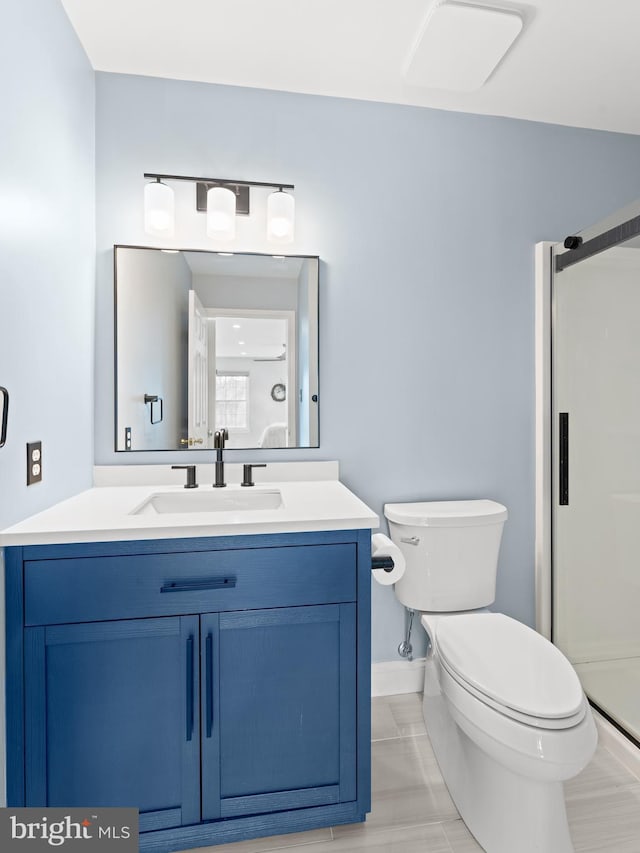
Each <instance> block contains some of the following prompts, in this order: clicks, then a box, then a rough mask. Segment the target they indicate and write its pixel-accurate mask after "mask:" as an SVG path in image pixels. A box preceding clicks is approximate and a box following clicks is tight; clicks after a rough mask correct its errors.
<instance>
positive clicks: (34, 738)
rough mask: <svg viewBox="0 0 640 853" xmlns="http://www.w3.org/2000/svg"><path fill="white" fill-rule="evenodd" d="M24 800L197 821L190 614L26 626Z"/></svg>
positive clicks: (194, 629) (165, 821)
mask: <svg viewBox="0 0 640 853" xmlns="http://www.w3.org/2000/svg"><path fill="white" fill-rule="evenodd" d="M25 635H26V646H25V689H26V700H27V701H26V706H27V719H26V733H25V734H26V805H27V806H63V807H71V806H133V807H138V808H139V810H140V829H141V830H149V829H161V828H165V827H170V826H179V825H181V824H186V823H194V822H197V821H199V820H200V722H199V716H200V715H199V692H198V658H199V633H198V618H197V617H196V616H182V617H173V618H162V619H133V620H126V621H118V622H97V623H90V624H77V625H56V626H49V627H39V628H28V629H27V630H26V632H25Z"/></svg>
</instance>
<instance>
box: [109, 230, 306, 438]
mask: <svg viewBox="0 0 640 853" xmlns="http://www.w3.org/2000/svg"><path fill="white" fill-rule="evenodd" d="M318 266H319V261H318V258H317V257H303V256H299V255H296V256H276V257H274V256H272V255H258V254H244V253H233V254H231V253H225V252H207V251H191V250H189V251H177V250H176V251H167V250H166V249H151V248H142V247H135V246H115V247H114V271H115V430H116V438H115V448H116V450H117V451H120V450H122V451H129V450H132V451H133V450H184V449H190V450H205V449H213V434H214V432H215V431H216V430H217V429H220V428H222V427H226V428H227V429H228V431H229V440H228V441H227V447H229V448H244V449H248V448H261V447H262V448H273V447H318V446H319V441H318V422H319V419H318Z"/></svg>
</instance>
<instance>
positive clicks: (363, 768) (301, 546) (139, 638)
mask: <svg viewBox="0 0 640 853" xmlns="http://www.w3.org/2000/svg"><path fill="white" fill-rule="evenodd" d="M5 562H6V599H7V667H8V670H7V671H8V701H7V749H8V760H7V779H8V796H9V803H10V804H11V805H15V806H18V805H33V806H47V805H49V806H53V805H61V806H74V805H78V806H91V805H96V806H98V805H101V806H109V805H113V806H115V805H123V806H124V805H128V806H137V807H138V808H139V809H140V830H141V836H140V849H141V850H149V851H154V853H169V851H173V850H183V849H187V848H190V847H197V846H203V845H208V844H215V843H223V842H228V841H233V840H238V839H242V838H251V837H256V836H263V835H269V834H280V833H285V832H292V831H296V832H297V831H302V830H305V829H312V828H316V827H320V826H331V825H337V824H340V823H353V822H356V821H361V820H364V818H365V815H366V813H367V812H368V811H369V809H370V758H369V756H370V719H369V715H370V585H371V571H370V567H371V552H370V531H368V530H356V531H334V532H329V533H327V532H322V533H298V534H283V535H265V536H242V537H216V538H205V539H197V538H193V539H166V540H150V541H141V542H112V543H88V544H84V545H80V544H77V545H76V544H74V545H41V546H28V547H24V548H17V547H16V548H8V549H6V553H5Z"/></svg>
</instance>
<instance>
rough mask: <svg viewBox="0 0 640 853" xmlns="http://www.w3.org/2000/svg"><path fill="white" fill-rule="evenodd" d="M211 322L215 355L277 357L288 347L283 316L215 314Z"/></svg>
mask: <svg viewBox="0 0 640 853" xmlns="http://www.w3.org/2000/svg"><path fill="white" fill-rule="evenodd" d="M214 322H215V324H216V357H217V358H245V357H246V358H277V357H278V356H280V355H282V353H286V351H287V345H286V343H285V341H286V340H287V321H286V320H272V319H267V318H264V317H259V318H257V317H216V318H215V321H214ZM236 326H239V328H235V327H236Z"/></svg>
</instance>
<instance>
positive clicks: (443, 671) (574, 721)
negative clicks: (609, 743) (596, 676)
mask: <svg viewBox="0 0 640 853" xmlns="http://www.w3.org/2000/svg"><path fill="white" fill-rule="evenodd" d="M384 514H385V516H386V517H387V519H388V521H389V529H390V533H391V538H392V539H393V541H394V543H395V544H396V545H398V546H399V547H400V549H401V550H402V553H403V555H404V557H405V560H406V570H405V573H404V575H403V577H402V578H401V579H400V580H399V581H398V582H397V583H396V584H395V592H396V595H397V597H398V599H399V600H400V601H401V602H402V604H404V605H405V607H407V608H409V609H410V610H414V611H421V623H422V625H423V627H424V628H425V630H426V632H427V635H428V637H429V640H430V645H429V649H428V651H427V659H426V664H425V682H424V702H423V714H424V719H425V724H426V727H427V731H428V733H429V736H430V738H431V743H432V745H433V749H434V752H435V754H436V758H437V759H438V764H439V765H440V770H441V771H442V775H443V777H444V780H445V782H446V783H447V787H448V788H449V792H450V793H451V796H452V798H453V800H454V802H455V804H456V806H457V808H458V811H459V812H460V815H461V816H462V818H463V820H464V822H465V823H466V824H467V826H468V828H469V830H470V831H471V832H472V833H473V835H474V836H475V837H476V839H477V841H478V842H479V844H480V845H481V846H482V847H483V848H484V849H485V851H487V853H570V851H573V846H572V843H571V838H570V836H569V828H568V825H567V817H566V811H565V804H564V793H563V789H562V780H564V779H570V778H571V777H573V776H575V775H577V774H578V773H579V772H580V771H581V770H582V769H583V768H584V767H585V766H586V765H587V764H588V763H589V761H590V760H591V758H592V756H593V754H594V752H595V749H596V745H597V734H596V727H595V723H594V720H593V715H592V713H591V710H590V708H589V705H588V703H587V700H586V697H585V695H584V693H583V691H582V688H581V686H580V682H579V680H578V677H577V675H576V673H575V671H574V669H573V667H572V666H571V664H570V663H569V661H568V660H567V659H566V658H565V657H564V655H563V654H562V653H561V652H560V651H559V650H558V649H557V648H556V647H555V646H553V645H552V644H551V643H550V642H549V641H548V640H546V639H545V638H544V637H542V636H541V635H540V634H538V633H536V632H535V631H533V630H532V629H531V628H528V627H527V626H526V625H523V624H522V623H520V622H517V621H516V620H515V619H511V618H509V617H508V616H504V615H503V614H501V613H491V612H489V611H488V610H487V609H486V608H487V607H488V605H490V604H492V603H493V601H494V599H495V586H496V569H497V564H498V552H499V550H500V540H501V538H502V529H503V527H504V523H505V521H506V519H507V510H506V508H505V507H504V506H502V505H501V504H498V503H495V502H494V501H488V500H472V501H440V502H428V503H397V504H386V506H385V508H384Z"/></svg>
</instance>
